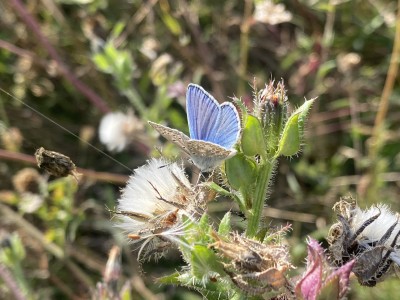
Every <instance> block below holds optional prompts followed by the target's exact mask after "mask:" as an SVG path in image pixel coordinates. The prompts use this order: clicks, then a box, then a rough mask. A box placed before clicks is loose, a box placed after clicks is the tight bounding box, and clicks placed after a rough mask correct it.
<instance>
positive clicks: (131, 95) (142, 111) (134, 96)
mask: <svg viewBox="0 0 400 300" xmlns="http://www.w3.org/2000/svg"><path fill="white" fill-rule="evenodd" d="M123 94H124V95H125V96H126V97H127V98H128V100H129V101H130V102H131V104H132V105H133V107H134V108H135V110H136V111H137V112H138V113H139V115H140V116H141V117H142V118H144V119H147V109H146V107H145V106H144V105H143V102H142V100H141V98H140V96H139V94H138V93H137V92H136V91H135V90H133V89H128V90H124V91H123Z"/></svg>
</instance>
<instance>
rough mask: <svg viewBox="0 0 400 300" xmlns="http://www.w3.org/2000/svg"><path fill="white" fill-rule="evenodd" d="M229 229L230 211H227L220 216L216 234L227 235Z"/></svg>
mask: <svg viewBox="0 0 400 300" xmlns="http://www.w3.org/2000/svg"><path fill="white" fill-rule="evenodd" d="M230 231H231V213H230V212H227V213H226V214H225V216H224V217H223V218H222V220H221V222H220V223H219V227H218V234H219V235H221V236H224V237H227V236H228V235H229V232H230Z"/></svg>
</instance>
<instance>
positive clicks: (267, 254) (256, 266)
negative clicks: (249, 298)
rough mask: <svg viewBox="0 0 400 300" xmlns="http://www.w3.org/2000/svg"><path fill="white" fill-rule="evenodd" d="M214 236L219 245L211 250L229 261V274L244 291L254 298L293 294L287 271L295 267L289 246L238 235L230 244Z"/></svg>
mask: <svg viewBox="0 0 400 300" xmlns="http://www.w3.org/2000/svg"><path fill="white" fill-rule="evenodd" d="M212 235H213V238H214V239H215V240H216V242H215V243H214V244H212V245H211V247H212V248H214V249H215V250H216V251H217V253H218V254H219V255H220V256H221V258H222V259H223V261H225V262H223V265H224V270H225V272H226V273H227V274H228V275H229V276H230V278H231V280H232V282H233V283H234V284H235V285H236V286H237V287H238V288H239V289H240V290H242V291H244V292H246V293H247V294H248V295H253V296H255V295H263V294H264V293H268V292H272V291H275V292H285V293H286V294H287V295H289V296H291V295H292V293H293V287H292V285H291V283H290V282H289V280H288V279H287V278H286V272H287V271H288V270H289V269H291V268H293V266H292V265H291V263H290V262H289V253H288V249H287V247H286V246H284V245H282V244H268V245H267V244H264V243H261V242H259V241H256V240H252V239H249V238H246V237H244V236H241V235H239V234H237V233H236V234H233V235H231V236H230V238H229V239H227V240H226V241H225V240H223V239H222V238H220V237H219V236H218V235H217V234H216V233H214V232H213V233H212Z"/></svg>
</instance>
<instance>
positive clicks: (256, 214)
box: [246, 160, 276, 237]
mask: <svg viewBox="0 0 400 300" xmlns="http://www.w3.org/2000/svg"><path fill="white" fill-rule="evenodd" d="M275 162H276V160H272V161H270V162H269V161H267V162H265V163H264V164H263V165H262V166H261V167H260V171H259V173H258V174H259V177H258V178H257V185H256V190H255V192H254V201H253V207H252V209H251V211H250V214H249V216H248V217H249V222H248V225H247V232H246V236H248V237H254V236H255V235H256V234H257V229H258V226H259V224H260V220H261V216H262V212H263V208H264V201H265V197H266V195H267V190H268V185H269V181H270V180H271V177H272V171H273V169H274V165H275Z"/></svg>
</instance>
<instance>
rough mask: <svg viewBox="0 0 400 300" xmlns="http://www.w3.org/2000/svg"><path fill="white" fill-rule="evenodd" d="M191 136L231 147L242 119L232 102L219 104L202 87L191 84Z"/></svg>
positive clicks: (188, 91)
mask: <svg viewBox="0 0 400 300" xmlns="http://www.w3.org/2000/svg"><path fill="white" fill-rule="evenodd" d="M186 103H187V115H188V122H189V130H190V138H191V139H194V140H201V141H207V142H211V143H214V144H217V145H220V146H221V147H224V148H226V149H231V148H232V147H233V145H234V144H235V143H236V142H237V140H238V138H239V133H240V121H239V115H238V113H237V110H236V108H235V107H234V106H233V104H231V103H228V102H226V103H223V104H222V105H219V103H218V102H217V100H215V99H214V97H213V96H211V95H210V94H209V93H207V92H206V91H205V90H204V89H203V88H202V87H200V86H198V85H195V84H190V85H189V86H188V90H187V95H186Z"/></svg>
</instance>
